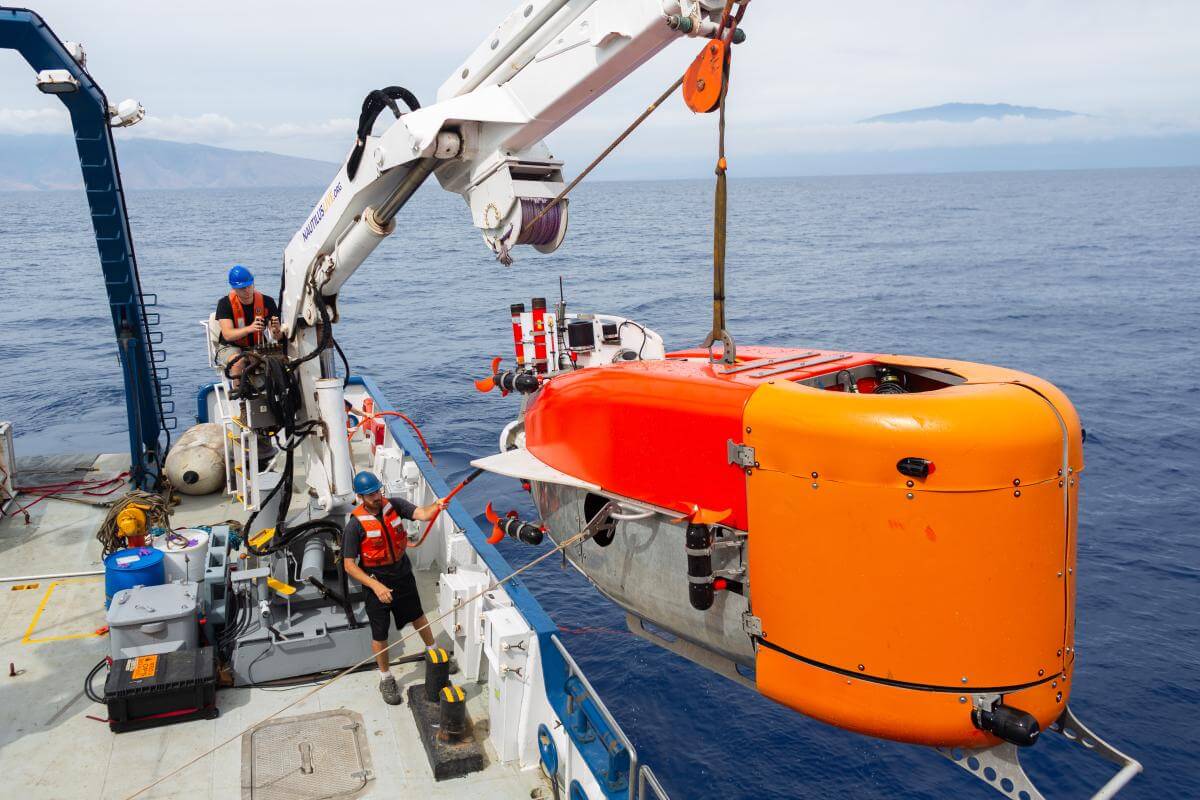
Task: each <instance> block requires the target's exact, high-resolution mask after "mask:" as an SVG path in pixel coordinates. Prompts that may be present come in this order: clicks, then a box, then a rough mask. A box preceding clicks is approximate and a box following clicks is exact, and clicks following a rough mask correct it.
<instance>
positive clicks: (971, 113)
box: [859, 103, 1085, 124]
mask: <svg viewBox="0 0 1200 800" xmlns="http://www.w3.org/2000/svg"><path fill="white" fill-rule="evenodd" d="M1079 116H1085V115H1083V114H1080V113H1079V112H1077V111H1064V110H1062V109H1058V108H1039V107H1037V106H1014V105H1011V104H1009V103H942V104H940V105H936V106H925V107H924V108H910V109H907V110H904V111H892V112H890V113H887V114H878V115H876V116H874V117H867V118H866V119H860V120H859V122H860V123H863V124H865V123H872V122H888V123H904V122H975V121H976V120H980V119H1003V118H1004V117H1025V118H1027V119H1063V118H1064V117H1079Z"/></svg>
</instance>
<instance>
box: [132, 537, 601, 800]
mask: <svg viewBox="0 0 1200 800" xmlns="http://www.w3.org/2000/svg"><path fill="white" fill-rule="evenodd" d="M595 533H596V531H595V530H588V529H587V528H584V529H583V530H582V531H580V532H579V533H577V534H575V535H574V536H572V537H570V538H569V539H566V540H564V541H563V542H562V543H561V544H558V545H556V546H555V547H554V548H553V549H551V550H547V551H546V552H545V553H542V554H541V555H540V556H538V557H537V558H535V559H534V560H533V561H530V562H529V563H528V564H526V565H525V566H523V567H520V568H519V569H516V570H514V571H513V572H512V573H511V574H509V575H508V577H505V578H501V579H499V580H496V581H493V582H492V583H490V584H489V585H488V586H487V588H485V589H482V590H480V591H479V592H477V593H476V594H474V595H472V596H471V597H469V598H467V599H466V600H464V601H463V603H462V604H463V605H466V604H468V603H471V602H473V601H475V600H478V599H479V598H480V597H483V596H484V595H485V594H487V593H488V592H490V591H492V590H494V589H496V588H498V587H500V586H503V585H504V584H506V583H508V582H509V581H511V580H512V579H513V578H515V577H517V576H518V575H520V574H521V573H523V572H525V571H526V570H529V569H531V568H533V567H535V566H537V565H538V564H540V563H542V562H543V561H545V560H546V559H548V558H549V557H550V556H552V555H554V554H555V553H558V552H561V551H563V550H565V549H566V548H568V547H570V546H572V545H575V544H580V543H582V542H584V541H585V540H587V539H590V538H591V537H592V536H594V535H595ZM457 608H458V606H455V607H454V608H451V609H450V610H449V611H446V612H443V613H441V614H439V615H438V616H436V617H434V618H433V619H431V620H427V621H426V623H425V625H423V626H421V627H420V628H414V629H413V631H412V633H409V634H408V635H407V636H403V637H401V638H400V639H397V640H396V641H394V642H392V643H391V644H389V645H388V646H387V647H385V648H384V649H383V650H381V651H380V652H383V653H386V652H388V651H389V650H391V649H392V648H393V647H395V646H396V645H399V644H403V643H404V642H406V641H408V640H409V639H411V638H413V637H414V636H416V635H418V634H419V633H420V632H421V631H422V630H425V629H427V628H429V627H430V626H431V625H433V623H435V622H440V621H441V620H443V619H445V618H446V617H448V616H450V615H451V614H453V613H454V612H455V610H457ZM376 655H378V654H377V653H372V654H371V655H369V656H367V657H365V658H363V659H362V660H360V661H358V662H356V663H354V664H352V665H350V666H349V667H346V668H345V669H343V670H342V671H341V672H339V673H338V674H337V675H334V676H333V677H332V678H330V679H329V680H328V681H327V682H326V683H322V684H318V685H317V686H315V687H313V689H312V690H311V691H309V692H305V693H304V694H302V695H301V696H300V697H297V698H296V699H295V700H292V701H291V702H289V703H286V704H285V705H283V706H282V707H280V708H278V709H276V710H275V711H273V712H271V713H270V714H268V715H267V716H265V717H263V718H262V719H260V720H259V721H258V722H255V723H254V724H252V725H248V726H246V727H245V728H244V729H242V730H241V731H239V732H237V733H235V734H234V735H232V736H230V737H228V738H226V739H224V740H222V741H221V742H219V743H217V744H215V745H213V746H212V747H210V748H209V749H208V750H205V751H204V752H203V753H200V754H199V755H196V756H194V757H193V758H191V759H189V760H188V761H186V762H185V763H183V764H180V765H179V766H178V767H176V768H175V769H173V770H171V771H170V772H168V773H166V774H165V775H160V776H159V777H157V778H155V779H154V780H153V781H151V782H150V783H148V784H146V785H145V786H143V787H142V788H140V789H138V790H137V791H136V792H134V793H133V794H131V795H129V796H128V797H127V798H126V800H133V798H135V797H140V796H141V795H143V794H145V793H146V792H148V791H150V790H151V789H153V788H154V787H155V786H158V785H159V784H160V783H162V782H163V781H166V780H167V779H169V778H172V777H174V776H175V775H178V774H179V773H180V772H182V771H183V770H185V769H187V768H188V767H190V766H191V765H192V764H195V763H196V762H198V761H200V760H201V759H203V758H205V757H206V756H210V755H212V754H213V753H215V752H216V751H218V750H220V749H221V748H222V747H224V746H225V745H227V744H232V743H233V742H235V741H237V740H238V739H240V738H241V737H242V736H244V735H246V734H247V733H249V732H250V731H252V730H253V729H254V728H256V727H258V726H259V725H262V724H263V723H264V722H267V721H269V720H271V719H274V718H275V717H277V716H279V715H280V714H282V713H283V712H284V711H287V710H288V709H289V708H292V707H294V706H297V705H299V704H300V703H303V702H304V701H305V700H308V699H309V698H310V697H313V696H314V695H316V694H317V692H320V691H321V690H323V689H325V688H327V687H329V686H332V685H333V684H335V683H337V682H338V681H340V680H341V679H342V678H344V677H346V676H347V675H349V674H350V673H352V672H354V671H356V670H358V669H360V668H361V667H362V666H363V665H365V664H368V663H370V662H372V661H374V660H375V656H376Z"/></svg>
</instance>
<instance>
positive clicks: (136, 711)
mask: <svg viewBox="0 0 1200 800" xmlns="http://www.w3.org/2000/svg"><path fill="white" fill-rule="evenodd" d="M216 696H217V679H216V664H215V661H214V659H213V649H212V648H211V647H201V648H200V649H199V650H177V651H175V652H173V653H159V654H158V655H151V656H140V657H138V658H123V659H120V660H119V661H114V662H113V665H112V668H111V669H110V670H109V672H108V679H107V680H106V681H105V682H104V699H105V702H106V703H107V704H108V727H109V728H111V729H112V730H113V731H114V732H116V733H123V732H125V731H135V730H139V729H141V728H153V727H155V726H157V725H170V724H171V723H174V722H184V721H187V720H191V719H213V718H215V717H216V716H217V705H216Z"/></svg>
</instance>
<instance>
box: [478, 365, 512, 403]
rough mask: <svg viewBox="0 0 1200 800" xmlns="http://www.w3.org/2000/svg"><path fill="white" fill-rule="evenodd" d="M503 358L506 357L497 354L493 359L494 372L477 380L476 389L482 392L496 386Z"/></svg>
mask: <svg viewBox="0 0 1200 800" xmlns="http://www.w3.org/2000/svg"><path fill="white" fill-rule="evenodd" d="M503 360H504V359H502V358H500V356H496V357H495V358H493V359H492V374H491V375H489V376H488V377H486V378H480V379H479V380H477V381H475V388H476V389H478V390H479V391H481V392H490V391H491V390H492V389H495V388H496V381H495V377H496V375H497V374H498V373H499V372H500V362H501V361H503ZM506 394H507V393H506Z"/></svg>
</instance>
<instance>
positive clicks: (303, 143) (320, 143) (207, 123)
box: [0, 108, 357, 156]
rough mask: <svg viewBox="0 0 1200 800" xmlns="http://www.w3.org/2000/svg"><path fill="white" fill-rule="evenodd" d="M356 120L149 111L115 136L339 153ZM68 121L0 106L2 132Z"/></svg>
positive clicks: (52, 129)
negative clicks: (244, 117)
mask: <svg viewBox="0 0 1200 800" xmlns="http://www.w3.org/2000/svg"><path fill="white" fill-rule="evenodd" d="M356 127H357V122H356V121H355V120H353V119H349V118H340V117H339V118H333V119H327V120H323V121H318V122H277V123H272V124H263V123H258V122H246V121H240V120H235V119H232V118H230V117H228V116H226V115H224V114H217V113H214V112H207V113H202V114H197V115H193V116H186V115H181V114H171V115H164V116H158V115H155V114H147V115H146V118H145V119H143V120H142V121H141V122H140V123H138V124H137V125H135V126H133V127H131V128H122V129H119V130H118V131H117V136H118V137H119V138H130V139H164V140H166V141H172V142H192V143H197V144H207V145H212V146H215V147H229V148H233V149H237V150H248V149H249V150H266V151H269V152H278V153H284V154H289V155H309V154H310V153H312V152H314V151H315V152H316V153H317V154H318V156H320V154H321V153H322V152H325V151H328V153H340V152H341V151H343V150H345V149H346V148H348V147H349V144H350V142H351V141H352V140H353V138H354V131H355V129H356ZM70 131H71V121H70V117H69V116H68V114H67V112H66V111H65V110H64V109H61V108H45V109H20V108H0V134H7V135H14V134H15V135H55V134H58V135H65V134H69V133H70Z"/></svg>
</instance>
